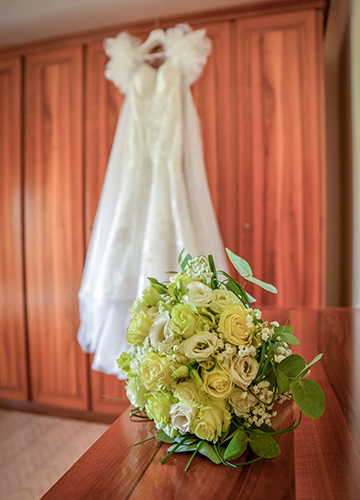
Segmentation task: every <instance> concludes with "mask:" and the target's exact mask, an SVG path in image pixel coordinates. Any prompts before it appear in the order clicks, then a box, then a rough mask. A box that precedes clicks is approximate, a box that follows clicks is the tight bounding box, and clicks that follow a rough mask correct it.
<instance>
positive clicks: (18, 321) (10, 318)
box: [0, 57, 28, 400]
mask: <svg viewBox="0 0 360 500" xmlns="http://www.w3.org/2000/svg"><path fill="white" fill-rule="evenodd" d="M0 110H1V111H0V232H1V238H0V397H1V398H6V399H17V400H26V399H27V398H28V380H27V370H28V366H27V356H26V337H25V308H24V266H23V226H22V165H21V130H22V127H21V60H20V58H18V57H14V58H5V59H1V60H0Z"/></svg>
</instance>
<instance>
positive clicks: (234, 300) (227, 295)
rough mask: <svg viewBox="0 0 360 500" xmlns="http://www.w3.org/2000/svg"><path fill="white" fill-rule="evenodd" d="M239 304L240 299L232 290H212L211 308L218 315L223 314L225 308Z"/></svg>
mask: <svg viewBox="0 0 360 500" xmlns="http://www.w3.org/2000/svg"><path fill="white" fill-rule="evenodd" d="M239 302H240V299H239V298H238V297H237V296H236V295H235V294H234V293H233V292H230V290H212V294H211V304H210V307H211V309H212V310H213V311H214V312H216V313H221V312H222V311H223V310H224V309H225V307H227V306H230V305H231V304H238V303H239Z"/></svg>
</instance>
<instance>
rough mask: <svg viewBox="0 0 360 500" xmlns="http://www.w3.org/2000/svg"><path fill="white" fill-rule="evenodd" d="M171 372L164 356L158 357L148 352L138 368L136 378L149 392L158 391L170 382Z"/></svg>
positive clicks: (168, 362)
mask: <svg viewBox="0 0 360 500" xmlns="http://www.w3.org/2000/svg"><path fill="white" fill-rule="evenodd" d="M171 373H172V370H171V369H170V361H169V360H168V358H167V357H166V356H159V355H158V354H156V353H155V352H150V353H149V354H148V355H147V356H146V357H145V358H144V359H143V360H142V362H141V364H140V366H139V371H138V376H139V381H140V383H141V384H142V385H143V386H144V387H146V389H148V390H149V391H156V390H160V389H162V388H163V387H165V386H166V385H167V384H168V383H169V382H170V380H171Z"/></svg>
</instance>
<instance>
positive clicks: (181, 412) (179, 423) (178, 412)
mask: <svg viewBox="0 0 360 500" xmlns="http://www.w3.org/2000/svg"><path fill="white" fill-rule="evenodd" d="M198 412H199V409H198V408H196V407H195V406H190V405H188V404H186V403H178V404H175V405H172V406H171V409H170V417H171V425H172V427H173V428H174V429H177V430H178V431H179V432H180V434H186V433H187V432H189V431H190V423H191V422H192V421H193V420H194V418H195V417H196V415H197V414H198Z"/></svg>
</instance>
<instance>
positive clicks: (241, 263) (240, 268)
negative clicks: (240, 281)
mask: <svg viewBox="0 0 360 500" xmlns="http://www.w3.org/2000/svg"><path fill="white" fill-rule="evenodd" d="M226 253H227V254H228V257H229V259H230V261H231V263H232V265H233V266H234V267H235V269H236V270H237V272H238V273H239V274H240V276H242V277H243V278H245V279H246V280H248V279H249V276H252V275H253V272H252V269H251V267H250V266H249V264H248V263H247V262H246V260H245V259H242V258H241V257H239V256H238V255H235V254H234V253H233V252H232V251H231V250H229V249H228V248H226Z"/></svg>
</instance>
